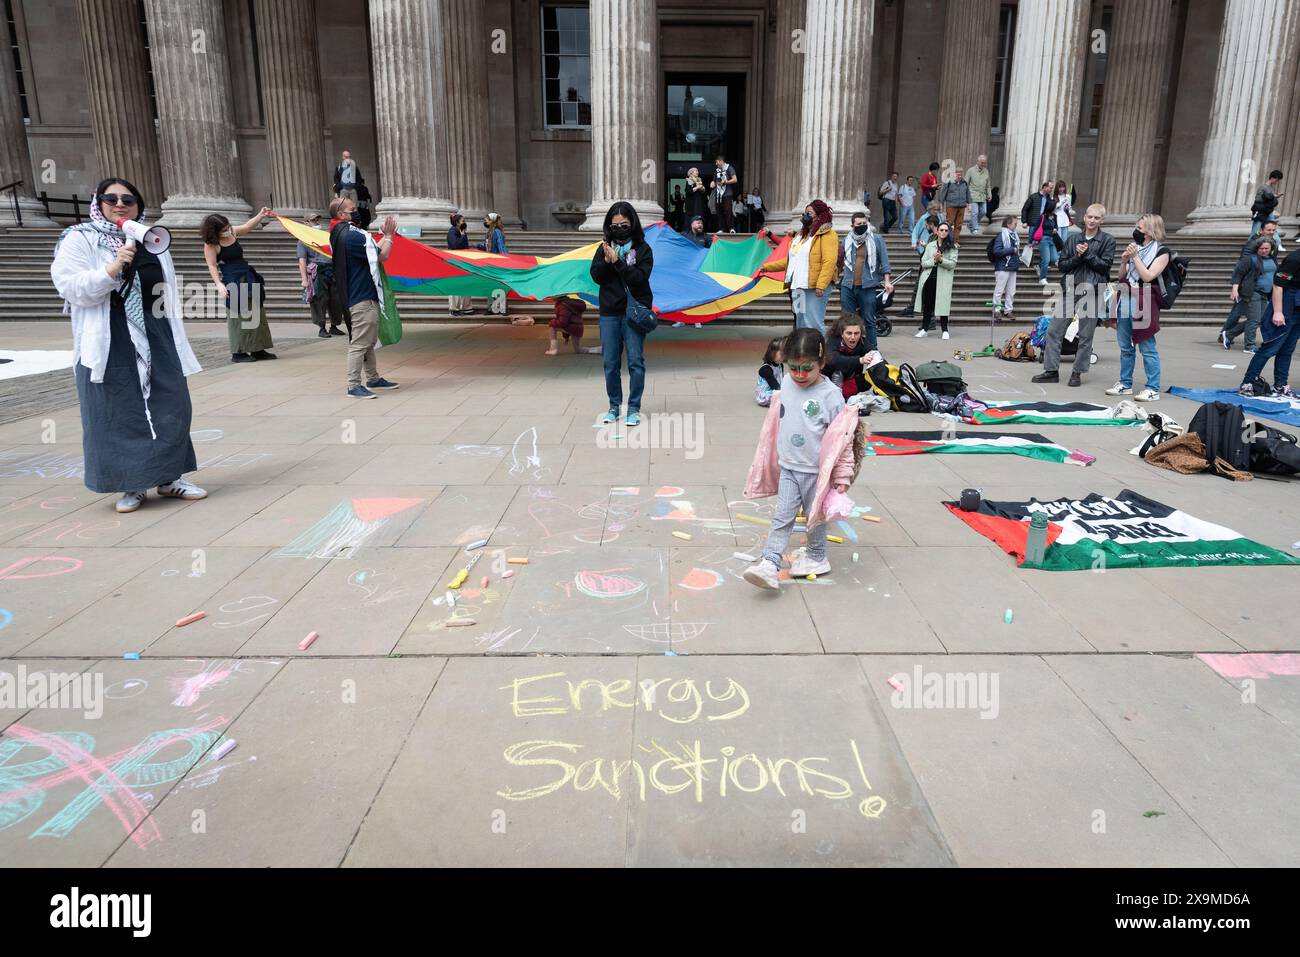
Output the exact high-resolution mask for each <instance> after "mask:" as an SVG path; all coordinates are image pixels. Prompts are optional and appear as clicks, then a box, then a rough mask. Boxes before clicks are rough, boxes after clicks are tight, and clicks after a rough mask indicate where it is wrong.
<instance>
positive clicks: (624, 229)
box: [609, 223, 632, 242]
mask: <svg viewBox="0 0 1300 957" xmlns="http://www.w3.org/2000/svg"><path fill="white" fill-rule="evenodd" d="M609 234H610V235H611V236H613V237H614V238H615V239H617V240H618V241H619V242H622V241H623V240H625V239H627V238H628V237H629V236H631V235H632V227H631V226H629V225H628V224H627V223H622V224H619V225H614V226H611V227H609Z"/></svg>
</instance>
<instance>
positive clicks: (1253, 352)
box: [1241, 349, 1255, 356]
mask: <svg viewBox="0 0 1300 957" xmlns="http://www.w3.org/2000/svg"><path fill="white" fill-rule="evenodd" d="M1241 351H1242V353H1243V354H1245V355H1248V356H1253V355H1254V354H1255V350H1254V349H1242V350H1241Z"/></svg>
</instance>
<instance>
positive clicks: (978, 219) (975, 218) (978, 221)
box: [966, 200, 989, 233]
mask: <svg viewBox="0 0 1300 957" xmlns="http://www.w3.org/2000/svg"><path fill="white" fill-rule="evenodd" d="M966 208H967V209H968V210H969V211H970V212H969V213H968V215H969V216H970V225H971V232H975V233H978V232H980V231H981V230H982V229H983V228H984V222H983V221H984V217H985V215H986V214H987V213H988V211H989V204H988V201H987V200H985V201H983V202H980V201H975V202H972V203H971V204H970V205H969V206H967V207H966Z"/></svg>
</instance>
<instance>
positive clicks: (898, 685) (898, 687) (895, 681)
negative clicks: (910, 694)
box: [885, 678, 903, 691]
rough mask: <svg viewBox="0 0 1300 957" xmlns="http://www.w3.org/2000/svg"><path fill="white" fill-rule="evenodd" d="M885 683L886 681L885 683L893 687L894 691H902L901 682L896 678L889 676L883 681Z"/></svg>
mask: <svg viewBox="0 0 1300 957" xmlns="http://www.w3.org/2000/svg"><path fill="white" fill-rule="evenodd" d="M885 683H886V684H887V685H889V687H891V688H893V689H894V690H895V691H902V690H903V683H902V682H901V681H899V680H898V679H897V678H890V679H889V680H888V681H887V682H885Z"/></svg>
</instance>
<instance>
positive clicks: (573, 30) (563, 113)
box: [542, 6, 591, 126]
mask: <svg viewBox="0 0 1300 957" xmlns="http://www.w3.org/2000/svg"><path fill="white" fill-rule="evenodd" d="M587 14H588V10H587V8H586V7H560V6H545V7H542V96H543V98H544V103H545V109H546V125H547V126H591V38H590V34H589V33H588V27H587V24H588V20H587Z"/></svg>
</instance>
